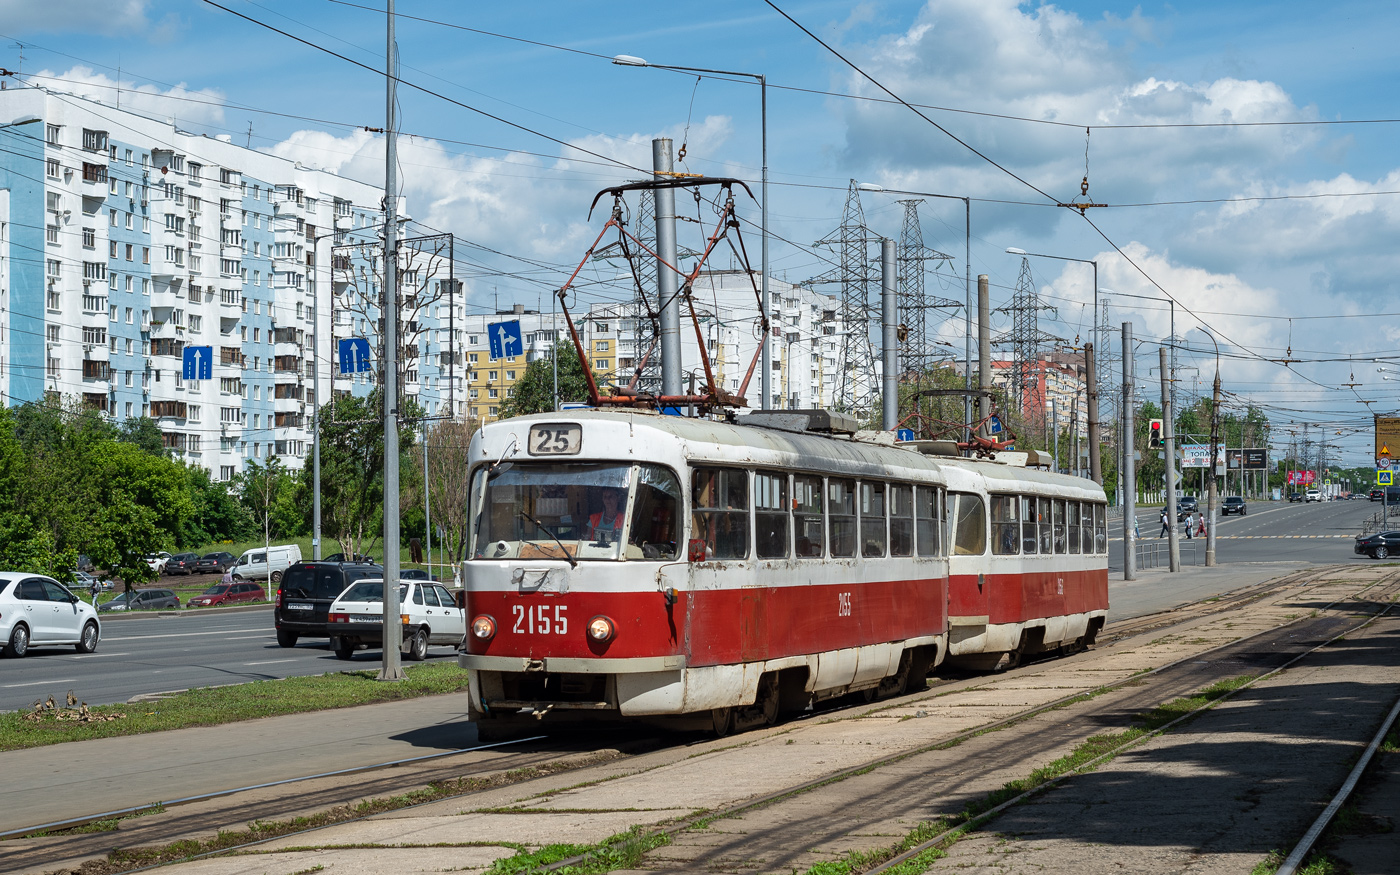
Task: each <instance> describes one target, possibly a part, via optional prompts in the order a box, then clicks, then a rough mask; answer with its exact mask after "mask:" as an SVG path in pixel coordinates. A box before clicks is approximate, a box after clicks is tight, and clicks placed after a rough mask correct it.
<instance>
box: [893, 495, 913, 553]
mask: <svg viewBox="0 0 1400 875" xmlns="http://www.w3.org/2000/svg"><path fill="white" fill-rule="evenodd" d="M890 555H891V556H913V555H914V488H913V487H912V486H902V485H899V484H894V483H891V484H890Z"/></svg>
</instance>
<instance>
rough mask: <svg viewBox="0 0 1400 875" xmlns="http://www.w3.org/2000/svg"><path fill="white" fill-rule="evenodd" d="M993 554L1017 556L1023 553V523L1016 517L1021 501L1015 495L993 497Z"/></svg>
mask: <svg viewBox="0 0 1400 875" xmlns="http://www.w3.org/2000/svg"><path fill="white" fill-rule="evenodd" d="M991 501H992V552H993V553H995V554H996V555H998V556H1015V555H1016V554H1017V553H1020V552H1021V521H1020V518H1019V517H1018V516H1017V515H1016V511H1017V510H1018V509H1019V507H1018V505H1019V504H1020V503H1021V500H1020V499H1019V498H1017V497H1016V496H1014V495H993V496H992V497H991Z"/></svg>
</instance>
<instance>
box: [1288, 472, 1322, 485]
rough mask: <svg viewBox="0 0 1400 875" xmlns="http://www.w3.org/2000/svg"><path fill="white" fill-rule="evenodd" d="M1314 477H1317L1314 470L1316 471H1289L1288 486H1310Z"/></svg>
mask: <svg viewBox="0 0 1400 875" xmlns="http://www.w3.org/2000/svg"><path fill="white" fill-rule="evenodd" d="M1316 479H1317V472H1316V471H1289V472H1288V485H1289V486H1311V485H1312V484H1313V481H1315V480H1316Z"/></svg>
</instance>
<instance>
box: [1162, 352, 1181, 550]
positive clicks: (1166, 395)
mask: <svg viewBox="0 0 1400 875" xmlns="http://www.w3.org/2000/svg"><path fill="white" fill-rule="evenodd" d="M1157 352H1158V354H1159V356H1160V358H1159V362H1160V365H1161V366H1160V367H1159V368H1158V370H1159V371H1161V374H1162V450H1163V451H1164V453H1165V456H1166V462H1167V548H1168V550H1169V551H1170V553H1171V559H1170V560H1169V562H1168V567H1169V568H1170V569H1171V570H1172V571H1180V570H1181V543H1180V542H1179V541H1177V539H1176V437H1175V431H1176V430H1175V429H1174V428H1173V427H1172V418H1173V417H1175V416H1176V410H1175V409H1174V408H1173V407H1172V381H1173V380H1175V379H1176V374H1174V373H1172V372H1171V371H1170V370H1169V369H1168V366H1167V359H1168V356H1167V348H1166V347H1165V346H1164V347H1161V348H1159V349H1158V350H1157Z"/></svg>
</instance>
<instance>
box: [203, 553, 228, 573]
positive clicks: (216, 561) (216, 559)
mask: <svg viewBox="0 0 1400 875" xmlns="http://www.w3.org/2000/svg"><path fill="white" fill-rule="evenodd" d="M237 562H238V557H237V556H235V555H233V554H232V553H205V554H204V555H203V556H201V557H199V560H198V561H197V562H195V563H194V570H195V571H197V572H199V573H200V574H209V573H214V574H223V573H224V572H225V571H228V570H229V569H230V568H232V567H233V566H234V565H235V564H236V563H237Z"/></svg>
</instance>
